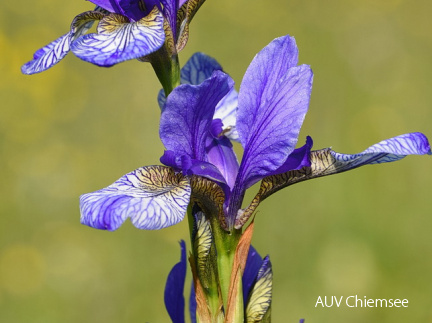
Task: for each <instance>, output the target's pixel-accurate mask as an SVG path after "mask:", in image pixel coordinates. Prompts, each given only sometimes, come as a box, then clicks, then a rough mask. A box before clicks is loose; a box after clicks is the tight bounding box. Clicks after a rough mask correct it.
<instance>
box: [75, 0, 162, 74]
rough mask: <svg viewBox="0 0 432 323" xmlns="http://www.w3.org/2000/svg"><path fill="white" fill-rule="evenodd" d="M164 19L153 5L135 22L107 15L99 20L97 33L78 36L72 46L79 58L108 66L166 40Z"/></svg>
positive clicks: (137, 55) (154, 47)
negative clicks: (147, 12) (152, 7)
mask: <svg viewBox="0 0 432 323" xmlns="http://www.w3.org/2000/svg"><path fill="white" fill-rule="evenodd" d="M163 21H164V18H163V16H162V14H161V13H160V12H159V10H158V9H157V8H156V7H155V8H154V9H153V10H152V11H151V12H150V14H149V15H148V16H146V17H144V18H142V19H141V20H139V21H136V22H130V21H129V20H128V19H127V18H126V17H124V16H121V15H119V14H110V15H107V16H105V17H104V19H102V20H101V22H100V23H99V25H98V28H97V29H98V30H97V31H98V32H97V33H92V34H88V35H85V36H83V37H80V38H79V39H77V40H76V41H74V42H73V43H72V45H71V48H72V51H73V52H74V54H75V55H76V56H78V57H79V58H81V59H82V60H84V61H87V62H90V63H93V64H96V65H99V66H104V67H109V66H112V65H115V64H117V63H120V62H123V61H126V60H130V59H135V58H139V57H142V56H145V55H148V54H150V53H153V52H154V51H156V50H157V49H159V48H160V47H161V46H162V45H163V43H164V41H165V33H164V29H163Z"/></svg>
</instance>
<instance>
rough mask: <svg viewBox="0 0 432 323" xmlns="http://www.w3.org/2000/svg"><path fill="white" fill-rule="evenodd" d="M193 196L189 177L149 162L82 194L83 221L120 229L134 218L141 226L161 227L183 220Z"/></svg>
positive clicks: (106, 227) (102, 227)
mask: <svg viewBox="0 0 432 323" xmlns="http://www.w3.org/2000/svg"><path fill="white" fill-rule="evenodd" d="M190 196H191V186H190V183H189V180H188V179H187V178H186V177H184V176H182V175H181V174H176V173H175V172H174V170H173V169H172V168H169V167H165V166H146V167H142V168H139V169H137V170H135V171H133V172H131V173H128V174H126V175H124V176H123V177H121V178H120V179H119V180H118V181H116V182H115V183H113V184H112V185H110V186H108V187H106V188H104V189H102V190H99V191H96V192H93V193H88V194H84V195H82V196H81V198H80V208H81V223H83V224H85V225H88V226H90V227H93V228H96V229H102V230H109V231H113V230H117V229H118V228H119V227H120V225H121V224H122V223H123V222H124V221H125V220H126V219H127V218H131V221H132V223H133V225H134V226H136V227H137V228H139V229H146V230H158V229H162V228H166V227H169V226H171V225H174V224H177V223H178V222H180V221H181V220H183V218H184V216H185V213H186V209H187V206H188V204H189V200H190Z"/></svg>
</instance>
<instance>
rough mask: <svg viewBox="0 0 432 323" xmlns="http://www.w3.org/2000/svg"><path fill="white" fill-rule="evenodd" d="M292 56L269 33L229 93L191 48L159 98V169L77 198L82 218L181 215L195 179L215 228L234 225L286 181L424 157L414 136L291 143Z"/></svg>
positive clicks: (308, 85)
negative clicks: (209, 193) (248, 196)
mask: <svg viewBox="0 0 432 323" xmlns="http://www.w3.org/2000/svg"><path fill="white" fill-rule="evenodd" d="M297 61H298V50H297V46H296V43H295V40H294V38H293V37H290V36H285V37H281V38H277V39H275V40H273V41H272V42H271V43H270V44H269V45H268V46H266V47H265V48H264V49H263V50H262V51H261V52H260V53H258V54H257V55H256V57H255V58H254V59H253V61H252V63H251V64H250V66H249V67H248V69H247V71H246V74H245V76H244V78H243V81H242V83H241V86H240V91H239V94H238V98H237V93H236V92H235V90H233V81H232V79H231V78H230V77H229V76H228V75H227V74H225V73H224V72H222V71H221V68H220V66H219V64H217V63H216V62H215V61H214V60H213V59H211V58H209V57H208V56H205V55H203V54H198V55H195V56H194V57H193V58H192V59H191V60H190V61H189V62H188V64H186V66H185V68H184V69H183V71H182V75H181V76H182V81H183V84H182V85H180V86H178V87H177V88H175V89H174V90H173V91H172V92H171V94H170V95H169V96H168V98H167V99H166V101H165V100H164V98H163V97H161V95H160V96H159V102H160V104H161V106H162V115H161V122H160V137H161V140H162V142H163V144H164V145H165V148H166V151H165V153H164V155H163V156H162V157H161V162H162V163H163V164H165V165H166V167H164V166H147V167H143V168H140V169H137V170H135V171H134V172H131V173H129V174H127V175H125V176H123V177H122V178H120V179H119V180H118V181H116V182H115V183H114V184H112V185H111V186H109V187H107V188H105V189H102V190H99V191H97V192H94V193H90V194H85V195H83V196H82V197H81V221H82V223H84V224H87V225H89V226H92V227H95V228H99V229H107V230H115V229H117V228H118V227H119V226H120V225H121V223H123V222H124V221H125V220H126V218H128V217H130V218H131V220H132V222H133V224H134V225H135V226H137V227H138V228H141V229H160V228H163V227H167V226H169V225H173V224H175V223H177V222H179V221H181V220H182V219H183V218H184V215H185V213H186V209H187V205H188V204H189V201H190V199H191V196H192V197H193V196H194V194H195V192H194V190H195V188H194V187H193V185H192V184H193V178H206V179H210V180H211V181H212V182H214V183H217V185H216V186H219V187H220V188H221V189H222V190H223V192H224V201H223V202H222V203H223V206H221V209H222V213H223V215H222V216H223V218H224V219H223V220H221V222H223V223H222V225H223V226H224V227H225V229H227V230H231V229H232V228H237V229H238V228H241V227H242V225H243V224H244V223H245V222H246V221H247V219H248V218H249V217H250V216H251V215H252V213H253V211H254V210H255V208H256V206H257V205H258V204H259V203H260V202H261V201H262V200H264V199H265V198H267V197H268V196H269V195H271V194H272V193H274V192H276V191H278V190H280V189H281V188H283V187H286V186H288V185H292V184H294V183H297V182H300V181H304V180H307V179H312V178H316V177H321V176H326V175H331V174H336V173H340V172H344V171H347V170H351V169H354V168H357V167H360V166H363V165H369V164H378V163H386V162H392V161H396V160H399V159H402V158H404V157H405V156H407V155H411V154H418V155H424V154H431V151H430V146H429V143H428V140H427V138H426V137H425V136H424V135H423V134H421V133H410V134H405V135H401V136H397V137H394V138H391V139H388V140H384V141H382V142H380V143H377V144H375V145H373V146H371V147H369V148H368V149H366V150H365V151H363V152H361V153H359V154H354V155H347V154H340V153H336V152H334V151H332V150H331V149H324V150H318V151H311V148H312V139H311V138H310V137H308V138H307V139H306V144H305V145H304V146H302V147H300V148H297V149H296V148H295V147H296V144H297V141H298V134H299V132H300V128H301V125H302V123H303V119H304V117H305V115H306V112H307V109H308V105H309V98H310V94H311V89H312V71H311V69H310V67H309V66H307V65H300V66H297ZM227 135H228V136H227ZM230 136H232V137H233V138H231V139H236V138H237V137H238V139H239V141H240V143H241V144H242V146H243V148H244V153H243V158H242V160H241V163H240V164H239V163H238V162H237V158H236V155H235V154H234V151H233V149H232V143H231V140H230V139H229V137H230ZM260 180H261V181H262V182H261V188H260V190H259V193H258V194H257V196H256V197H255V198H254V200H253V201H252V203H251V204H250V205H249V206H248V207H246V208H244V209H242V202H243V198H244V194H245V191H246V189H248V188H249V187H250V186H252V185H253V184H255V183H257V182H258V181H260ZM200 196H201V197H202V195H200ZM195 200H196V199H195ZM209 200H211V199H209Z"/></svg>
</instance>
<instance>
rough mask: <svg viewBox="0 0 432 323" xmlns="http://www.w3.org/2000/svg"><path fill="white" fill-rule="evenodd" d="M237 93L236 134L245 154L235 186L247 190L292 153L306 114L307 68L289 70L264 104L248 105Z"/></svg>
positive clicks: (309, 74) (310, 74)
mask: <svg viewBox="0 0 432 323" xmlns="http://www.w3.org/2000/svg"><path fill="white" fill-rule="evenodd" d="M243 86H244V85H243V84H242V88H241V90H240V94H239V109H238V118H237V131H238V133H239V135H240V140H241V142H242V144H243V145H244V148H245V152H244V154H243V160H242V163H241V166H240V171H239V178H238V182H239V185H241V186H244V188H248V187H249V186H251V185H252V184H254V183H256V182H257V181H258V180H260V179H261V178H263V177H265V176H267V175H270V174H271V173H272V172H273V171H275V170H276V169H278V168H279V167H281V166H282V165H283V163H284V162H285V161H286V160H287V158H288V156H289V155H290V154H291V152H292V151H293V150H294V148H295V146H296V144H297V140H298V135H299V132H300V128H301V126H302V124H303V120H304V117H305V115H306V112H307V109H308V106H309V98H310V93H311V90H312V71H311V69H310V68H309V66H306V65H302V66H299V67H292V68H290V69H289V70H288V72H287V74H286V75H285V76H284V77H283V78H282V79H281V80H280V82H279V84H278V86H276V88H275V90H274V92H273V96H271V97H270V96H269V97H268V98H267V99H266V101H265V102H261V101H260V100H258V101H256V102H255V104H257V105H255V106H248V105H247V104H245V101H242V99H243V98H244V96H242V90H243Z"/></svg>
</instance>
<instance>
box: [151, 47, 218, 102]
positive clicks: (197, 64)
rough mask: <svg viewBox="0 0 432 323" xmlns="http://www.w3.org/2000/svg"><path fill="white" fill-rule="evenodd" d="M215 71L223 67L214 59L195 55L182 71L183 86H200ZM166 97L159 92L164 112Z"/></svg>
mask: <svg viewBox="0 0 432 323" xmlns="http://www.w3.org/2000/svg"><path fill="white" fill-rule="evenodd" d="M214 71H222V67H221V66H220V65H219V63H218V62H217V61H216V60H215V59H214V58H212V57H210V56H207V55H205V54H203V53H199V52H198V53H195V54H193V55H192V56H191V58H189V60H188V61H187V62H186V64H185V65H184V66H183V67H182V69H181V71H180V82H181V84H191V85H199V84H201V83H202V82H204V81H205V80H207V79H208V78H210V77H211V76H212V74H213V72H214ZM165 102H166V97H165V92H164V90H163V89H161V90H160V91H159V95H158V103H159V107H160V108H161V110H162V111H163V109H164V107H165Z"/></svg>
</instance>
